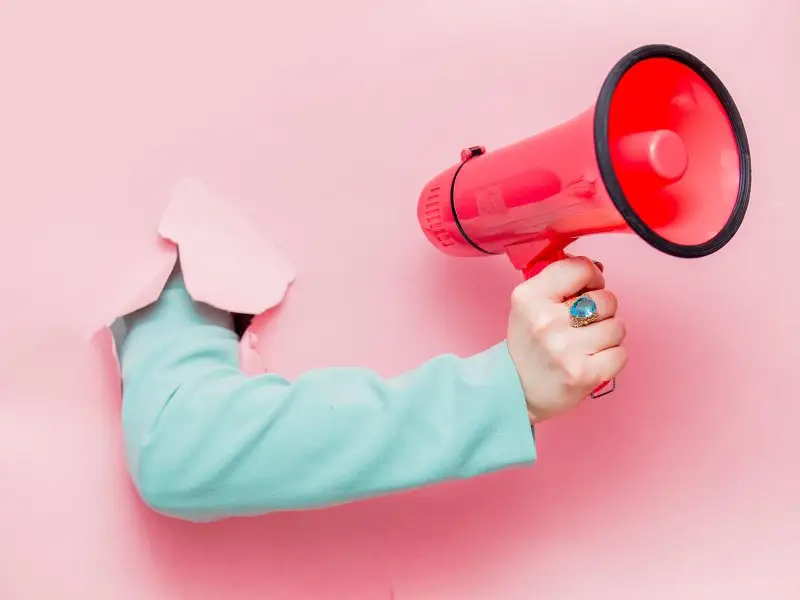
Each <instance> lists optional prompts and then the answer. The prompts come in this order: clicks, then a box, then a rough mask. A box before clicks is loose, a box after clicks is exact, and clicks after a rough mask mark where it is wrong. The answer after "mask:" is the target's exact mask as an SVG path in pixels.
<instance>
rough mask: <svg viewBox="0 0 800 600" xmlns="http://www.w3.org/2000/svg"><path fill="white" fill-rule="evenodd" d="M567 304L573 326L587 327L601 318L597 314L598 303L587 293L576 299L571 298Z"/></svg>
mask: <svg viewBox="0 0 800 600" xmlns="http://www.w3.org/2000/svg"><path fill="white" fill-rule="evenodd" d="M567 305H568V306H569V318H570V320H571V321H572V326H573V327H586V326H587V325H589V324H590V323H594V322H595V321H597V319H599V318H600V315H599V314H597V303H596V302H595V301H594V300H592V298H591V296H588V295H587V294H582V295H581V296H578V297H577V298H575V299H574V300H570V301H569V302H568V303H567Z"/></svg>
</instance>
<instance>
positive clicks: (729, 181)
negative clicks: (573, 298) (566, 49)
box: [417, 45, 751, 278]
mask: <svg viewBox="0 0 800 600" xmlns="http://www.w3.org/2000/svg"><path fill="white" fill-rule="evenodd" d="M750 178H751V174H750V149H749V145H748V141H747V135H746V133H745V128H744V124H743V123H742V118H741V116H740V114H739V111H738V109H737V108H736V105H735V104H734V101H733V99H732V98H731V95H730V93H729V92H728V90H727V89H726V88H725V86H724V85H723V83H722V82H721V81H720V79H719V78H718V77H717V76H716V75H715V74H714V72H713V71H712V70H711V69H710V68H709V67H708V66H706V65H705V64H704V63H703V62H701V61H700V60H699V59H698V58H696V57H695V56H693V55H691V54H690V53H688V52H686V51H684V50H681V49H679V48H675V47H673V46H668V45H648V46H642V47H640V48H637V49H636V50H633V51H632V52H630V53H628V54H626V55H625V56H624V57H622V59H620V60H619V61H618V62H617V64H616V65H615V66H614V67H613V69H611V71H610V73H609V74H608V76H607V77H606V79H605V81H604V83H603V85H602V87H601V88H600V93H599V96H598V98H597V101H596V102H595V103H594V105H593V106H591V107H590V108H589V109H587V110H585V111H584V112H582V113H581V114H579V115H577V116H575V117H574V118H573V119H571V120H569V121H567V122H564V123H562V124H560V125H557V126H555V127H553V128H551V129H548V130H546V131H544V132H542V133H539V134H537V135H533V136H531V137H528V138H527V139H524V140H522V141H519V142H516V143H514V144H511V145H508V146H505V147H502V148H499V149H497V150H492V151H489V152H487V151H486V149H485V148H484V147H482V146H473V147H470V148H467V149H465V150H463V151H462V152H461V160H460V161H459V162H458V163H456V164H454V165H453V166H451V167H450V168H448V169H446V170H445V171H443V172H442V173H440V174H439V175H437V176H436V177H434V178H433V179H432V180H431V181H429V182H428V183H427V185H426V186H425V188H424V189H423V191H422V193H421V195H420V197H419V203H418V208H417V217H418V219H419V223H420V226H421V228H422V230H423V232H424V233H425V235H426V237H427V238H428V240H429V241H430V242H431V243H432V244H433V245H434V246H435V247H436V248H438V249H439V250H440V251H442V252H444V253H446V254H449V255H453V256H489V255H498V254H505V255H507V256H508V257H509V258H510V260H511V263H512V264H513V265H514V267H516V268H517V269H519V270H520V271H522V273H523V275H524V276H525V277H526V278H529V277H532V276H534V275H535V274H536V273H538V272H539V271H540V270H541V269H542V268H544V267H545V266H547V265H548V264H549V263H551V262H553V261H556V260H559V259H562V258H565V257H566V255H565V253H564V249H565V248H566V246H567V245H569V244H570V243H571V242H573V241H574V240H576V239H577V238H579V237H581V236H585V235H590V234H596V233H611V232H625V233H636V234H637V235H639V237H641V238H642V239H643V240H644V241H645V242H647V243H648V244H650V246H652V247H654V248H656V249H657V250H660V251H662V252H665V253H667V254H669V255H672V256H675V257H681V258H698V257H703V256H708V255H710V254H712V253H714V252H716V251H718V250H720V249H721V248H722V247H723V246H725V245H726V244H727V243H728V242H729V241H730V240H731V239H732V238H733V236H734V235H735V234H736V232H737V231H738V229H739V227H740V225H741V223H742V220H743V219H744V216H745V212H746V211H747V206H748V202H749V198H750Z"/></svg>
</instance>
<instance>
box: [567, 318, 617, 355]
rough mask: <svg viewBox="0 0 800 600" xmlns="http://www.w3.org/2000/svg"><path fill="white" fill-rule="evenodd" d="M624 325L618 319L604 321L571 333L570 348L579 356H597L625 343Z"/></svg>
mask: <svg viewBox="0 0 800 600" xmlns="http://www.w3.org/2000/svg"><path fill="white" fill-rule="evenodd" d="M625 334H626V331H625V325H624V324H623V322H622V321H620V320H619V319H606V320H604V321H599V322H597V323H592V324H591V325H588V326H587V327H581V328H580V329H578V330H577V331H575V332H574V333H573V336H572V347H573V349H574V350H575V351H576V352H579V353H581V354H587V355H592V354H599V353H601V352H603V351H604V350H608V349H609V348H613V347H614V346H619V345H620V344H622V342H623V341H625Z"/></svg>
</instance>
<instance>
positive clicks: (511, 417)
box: [467, 341, 537, 473]
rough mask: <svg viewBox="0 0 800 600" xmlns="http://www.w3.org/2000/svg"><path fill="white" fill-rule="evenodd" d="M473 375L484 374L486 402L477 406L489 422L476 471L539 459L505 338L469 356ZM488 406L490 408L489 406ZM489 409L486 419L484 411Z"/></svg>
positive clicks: (478, 455)
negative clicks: (488, 415)
mask: <svg viewBox="0 0 800 600" xmlns="http://www.w3.org/2000/svg"><path fill="white" fill-rule="evenodd" d="M467 363H468V364H467V369H468V371H470V376H472V377H476V378H477V377H481V378H482V379H483V383H484V385H485V386H486V388H487V389H486V391H487V394H486V404H483V405H482V406H480V407H478V406H475V407H474V408H475V409H477V410H479V411H480V412H481V413H482V415H481V418H482V419H483V420H484V422H485V423H486V424H487V430H486V437H485V443H484V444H482V446H483V447H482V448H481V449H480V450H479V451H478V452H476V454H475V459H476V464H475V465H474V466H473V469H471V470H472V471H473V473H476V472H481V471H483V472H490V471H496V470H499V469H502V468H506V467H511V466H518V465H527V464H531V463H533V462H535V461H536V459H537V451H536V439H535V434H534V429H533V427H532V426H531V424H530V418H529V416H528V409H527V404H526V400H525V394H524V392H523V391H522V384H521V383H520V380H519V375H518V374H517V369H516V367H515V366H514V363H513V361H512V360H511V355H510V354H509V352H508V346H507V344H506V342H505V341H503V342H501V343H499V344H497V345H495V346H492V347H491V348H489V349H488V350H486V351H484V352H482V353H480V354H477V355H475V356H473V357H471V358H469V359H467ZM487 405H488V408H487ZM487 410H488V411H489V412H490V416H491V418H490V419H488V420H487V419H486V413H485V411H487Z"/></svg>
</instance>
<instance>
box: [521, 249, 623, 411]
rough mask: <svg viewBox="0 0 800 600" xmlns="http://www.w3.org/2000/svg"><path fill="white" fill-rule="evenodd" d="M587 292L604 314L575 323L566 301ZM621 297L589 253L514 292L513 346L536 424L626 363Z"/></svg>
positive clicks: (561, 263)
mask: <svg viewBox="0 0 800 600" xmlns="http://www.w3.org/2000/svg"><path fill="white" fill-rule="evenodd" d="M583 292H588V295H589V296H590V297H591V298H592V300H594V301H595V303H596V304H597V314H598V315H599V319H598V320H597V321H595V322H594V323H591V324H589V325H586V326H584V327H578V328H576V327H572V325H571V321H570V315H569V306H568V305H567V304H565V302H566V301H569V300H571V299H573V298H575V297H577V296H579V295H580V294H581V293H583ZM616 313H617V298H616V297H615V296H614V294H612V293H611V292H610V291H608V290H606V289H605V278H604V277H603V273H602V270H601V268H600V267H598V265H596V264H595V263H593V262H592V261H591V260H589V259H588V258H572V257H570V258H567V259H565V260H560V261H558V262H555V263H553V264H551V265H549V266H547V267H546V268H545V269H543V270H542V271H541V272H540V273H539V274H538V275H536V276H535V277H532V278H531V279H529V280H528V281H526V282H524V283H522V284H520V285H519V286H517V288H516V289H515V290H514V292H513V293H512V296H511V315H510V317H509V324H508V349H509V352H510V354H511V359H512V360H513V361H514V365H515V366H516V368H517V373H518V374H519V378H520V382H521V383H522V389H523V391H524V392H525V398H526V400H527V403H528V415H529V416H530V420H531V424H532V425H533V424H535V423H538V422H541V421H543V420H544V419H548V418H550V417H552V416H554V415H556V414H558V413H560V412H563V411H565V410H568V409H571V408H574V407H575V406H577V405H578V404H580V402H581V401H582V400H583V399H584V398H586V397H587V396H588V395H590V394H591V393H592V391H593V390H595V389H596V388H597V387H598V386H601V385H603V384H604V383H606V382H608V381H611V380H612V379H613V378H614V377H616V376H617V374H618V373H619V372H620V371H621V370H622V369H623V368H624V367H625V364H626V362H627V354H626V352H625V349H624V348H623V347H622V346H621V345H620V344H621V343H622V341H623V340H624V339H625V326H624V325H623V323H622V322H621V321H620V320H619V319H617V318H616Z"/></svg>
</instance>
